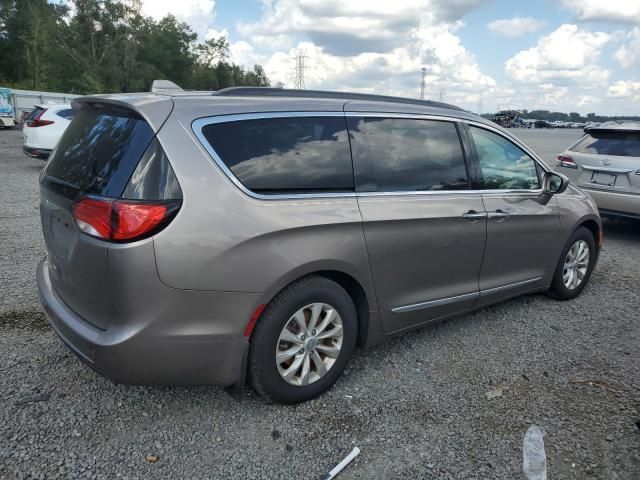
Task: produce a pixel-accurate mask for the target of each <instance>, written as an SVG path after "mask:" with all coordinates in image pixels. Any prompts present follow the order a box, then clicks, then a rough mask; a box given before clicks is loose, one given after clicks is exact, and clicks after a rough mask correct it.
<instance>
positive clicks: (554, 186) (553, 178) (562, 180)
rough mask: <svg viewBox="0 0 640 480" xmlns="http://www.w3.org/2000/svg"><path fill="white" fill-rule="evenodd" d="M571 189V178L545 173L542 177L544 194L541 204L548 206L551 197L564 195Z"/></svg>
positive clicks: (554, 173) (555, 173)
mask: <svg viewBox="0 0 640 480" xmlns="http://www.w3.org/2000/svg"><path fill="white" fill-rule="evenodd" d="M568 187H569V178H568V177H566V176H564V175H562V174H561V173H557V172H545V173H544V175H543V177H542V194H541V195H540V203H541V204H542V205H546V204H547V203H549V200H551V197H552V196H553V195H555V194H557V193H563V192H564V191H566V190H567V188H568Z"/></svg>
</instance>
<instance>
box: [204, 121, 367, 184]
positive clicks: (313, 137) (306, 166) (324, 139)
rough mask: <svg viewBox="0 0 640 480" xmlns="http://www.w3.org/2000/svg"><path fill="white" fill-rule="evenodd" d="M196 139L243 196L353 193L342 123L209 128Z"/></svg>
mask: <svg viewBox="0 0 640 480" xmlns="http://www.w3.org/2000/svg"><path fill="white" fill-rule="evenodd" d="M202 134H203V135H204V137H205V138H206V140H207V142H209V144H210V145H211V146H212V147H213V149H214V150H215V152H216V153H217V155H218V156H219V157H220V159H221V160H222V162H223V163H224V164H225V165H226V166H227V168H228V169H229V170H231V172H232V173H233V174H234V175H235V176H236V177H237V178H238V180H239V181H240V182H241V183H242V184H243V185H244V186H245V187H246V188H248V189H249V190H252V191H254V192H256V193H261V194H267V195H268V194H278V193H321V192H346V191H353V190H354V187H353V169H352V166H351V153H350V150H349V139H348V135H347V127H346V122H345V119H344V118H343V117H304V118H269V119H256V120H242V121H236V122H228V123H214V124H209V125H205V126H204V127H202Z"/></svg>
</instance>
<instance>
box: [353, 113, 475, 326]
mask: <svg viewBox="0 0 640 480" xmlns="http://www.w3.org/2000/svg"><path fill="white" fill-rule="evenodd" d="M355 115H356V114H348V121H349V123H348V124H349V131H350V138H351V147H352V152H353V157H354V169H355V172H356V191H357V198H358V204H359V207H360V212H361V214H362V219H363V228H364V234H365V240H366V245H367V249H368V253H369V260H370V264H371V271H372V276H373V280H374V285H375V290H376V295H377V297H378V305H379V308H380V311H381V317H382V321H383V325H384V329H385V330H386V331H387V332H393V331H398V330H401V329H404V328H408V327H410V326H413V325H417V324H420V323H424V322H428V321H431V320H435V319H437V318H442V317H445V316H448V315H451V314H454V313H458V312H461V311H464V310H466V309H469V308H471V307H472V306H473V305H474V303H475V301H476V300H477V297H478V274H479V271H480V266H481V263H482V255H483V251H484V246H485V235H486V219H485V216H486V215H485V213H484V206H483V203H482V197H481V195H480V194H479V193H477V192H476V193H473V192H471V191H469V182H468V179H469V175H468V171H467V167H466V164H465V158H464V155H463V150H462V147H461V143H460V139H459V136H458V132H457V127H456V124H455V123H454V122H448V121H438V120H426V119H425V120H423V119H417V118H399V117H397V118H394V117H393V116H388V117H382V116H375V115H367V114H363V116H362V117H360V116H355Z"/></svg>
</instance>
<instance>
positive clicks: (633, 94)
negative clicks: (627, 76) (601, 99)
mask: <svg viewBox="0 0 640 480" xmlns="http://www.w3.org/2000/svg"><path fill="white" fill-rule="evenodd" d="M608 96H610V97H615V98H622V99H628V100H633V101H636V102H638V101H640V82H633V81H627V80H621V81H619V82H616V83H614V84H613V85H611V86H610V87H609V91H608Z"/></svg>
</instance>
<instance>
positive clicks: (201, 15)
mask: <svg viewBox="0 0 640 480" xmlns="http://www.w3.org/2000/svg"><path fill="white" fill-rule="evenodd" d="M215 4H216V2H215V0H180V1H179V2H176V1H175V0H142V13H143V14H144V15H147V16H150V17H153V18H154V19H156V20H159V19H161V18H163V17H165V16H167V15H173V16H174V17H176V18H177V19H178V20H180V21H182V22H186V23H188V24H189V25H190V26H191V28H192V29H193V31H194V32H196V33H197V34H198V35H199V36H200V37H201V39H206V38H211V37H210V36H209V35H210V32H209V31H210V30H212V25H213V22H214V20H215ZM214 32H215V31H214ZM208 34H209V35H208Z"/></svg>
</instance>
